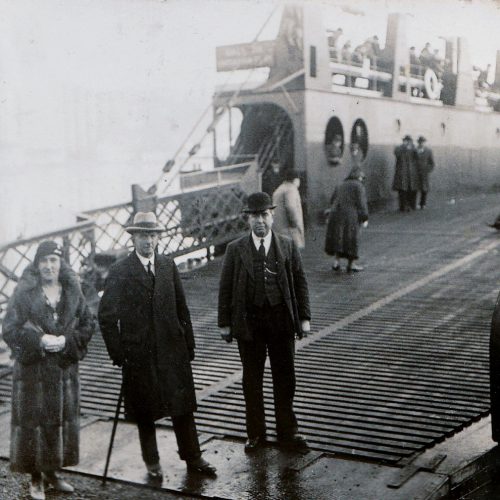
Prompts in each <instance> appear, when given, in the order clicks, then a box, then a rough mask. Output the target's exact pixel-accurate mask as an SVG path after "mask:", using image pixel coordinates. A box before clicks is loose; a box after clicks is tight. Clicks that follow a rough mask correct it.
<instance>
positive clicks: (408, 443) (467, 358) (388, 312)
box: [0, 204, 500, 463]
mask: <svg viewBox="0 0 500 500" xmlns="http://www.w3.org/2000/svg"><path fill="white" fill-rule="evenodd" d="M474 209H476V219H477V214H478V213H480V214H483V212H484V211H485V209H484V207H483V206H481V205H480V204H478V206H477V207H471V210H472V211H473V212H474ZM447 210H448V209H447ZM447 210H443V211H440V212H439V213H438V211H436V212H435V213H432V214H429V212H430V211H429V212H427V213H426V214H425V217H423V215H424V214H422V213H415V214H411V215H409V216H408V217H412V216H413V219H410V220H412V226H411V227H412V228H413V230H412V231H408V230H403V229H404V228H403V227H402V226H401V224H402V222H401V221H402V220H403V218H404V217H405V216H398V217H397V218H396V216H395V215H393V214H390V215H381V216H380V218H379V219H378V221H377V218H375V220H376V223H377V222H378V224H373V223H372V226H375V227H374V228H373V229H372V232H370V231H368V232H367V233H365V235H364V238H365V240H364V241H363V245H364V248H366V250H364V252H365V253H364V254H365V255H366V257H365V258H366V260H368V261H369V265H368V266H367V269H366V271H365V272H364V273H363V274H360V275H355V276H348V275H346V274H344V273H342V274H334V273H332V272H331V271H330V270H329V269H328V262H327V260H326V259H325V257H324V256H323V255H322V249H321V247H322V243H323V231H324V228H314V229H313V230H312V231H311V233H310V235H309V236H310V238H309V241H310V242H311V244H310V245H309V247H308V248H307V250H306V252H305V254H304V261H305V265H306V269H307V271H308V277H309V281H310V287H311V302H312V307H313V334H312V335H310V336H309V337H308V338H306V339H305V340H303V341H302V342H299V343H298V344H297V348H298V349H297V357H296V368H297V394H296V399H295V408H296V411H297V415H298V418H299V422H300V430H301V432H303V433H304V434H305V435H306V437H307V438H308V440H309V442H310V444H311V445H312V447H313V448H315V449H317V450H323V451H326V452H332V453H341V454H346V455H349V456H356V457H359V458H363V459H370V460H376V461H384V462H390V463H394V462H397V461H398V460H400V459H402V458H404V457H408V456H410V455H412V454H414V453H415V452H417V451H419V450H422V449H423V448H425V447H428V446H431V445H432V444H434V443H436V442H438V441H440V440H442V439H444V438H446V437H447V436H450V435H451V434H453V433H454V432H457V431H459V430H460V429H462V428H463V427H464V426H466V425H469V424H470V423H471V422H472V421H473V420H475V419H478V418H480V417H481V416H482V415H485V414H486V413H487V412H488V410H489V387H488V340H489V323H490V319H491V313H492V307H493V303H494V300H495V297H496V294H497V293H498V283H499V281H500V280H499V278H500V266H498V253H497V252H498V248H500V245H498V243H500V242H498V240H497V239H495V235H493V237H491V236H490V233H485V232H484V231H483V232H482V231H481V229H479V228H477V227H476V228H474V227H473V228H472V229H470V228H469V229H468V230H467V232H464V233H460V234H457V233H456V232H447V231H446V230H441V231H439V230H438V228H439V227H444V226H443V225H444V224H445V223H446V227H448V225H449V226H450V227H456V226H457V224H458V219H460V217H462V216H463V214H460V213H457V214H456V218H457V220H455V222H453V217H452V215H453V214H451V215H450V213H449V212H448V211H447ZM417 217H420V218H419V219H417ZM439 218H441V219H439ZM406 219H407V218H406ZM439 220H441V226H439ZM460 220H461V219H460ZM466 220H471V221H472V220H474V217H473V216H472V215H468V218H467V219H466ZM388 227H390V228H391V229H393V230H394V231H393V232H391V231H386V229H387V228H388ZM402 240H404V241H403V243H402ZM408 249H412V251H411V252H408V251H407V250H408ZM478 249H479V250H478ZM220 264H221V261H220V260H218V261H215V262H212V263H210V264H209V265H208V266H207V267H205V268H202V269H199V270H196V271H195V272H193V273H190V274H189V275H185V276H184V278H183V279H184V285H185V288H186V292H187V295H188V303H189V305H190V309H191V313H192V317H193V320H194V325H195V333H196V337H197V338H196V340H197V350H196V360H195V362H194V363H193V371H194V374H195V382H196V388H197V391H198V401H199V410H198V412H197V414H196V419H197V423H198V428H199V431H203V432H209V433H216V434H222V435H227V436H232V437H239V438H244V437H245V425H244V420H245V419H244V405H243V395H242V390H241V383H240V379H241V373H240V368H241V366H240V362H239V358H238V353H237V348H236V346H235V344H234V343H233V344H231V345H228V344H226V343H225V342H223V341H221V340H220V337H219V331H218V329H217V327H216V304H217V289H218V277H219V272H220ZM201 289H202V290H203V294H201V293H200V290H201ZM81 378H82V411H83V413H85V414H92V415H100V416H112V414H113V412H114V406H115V403H116V397H117V391H118V386H119V383H120V371H119V370H118V369H116V368H115V367H112V366H111V365H110V363H109V361H108V358H107V354H106V352H105V348H104V344H103V341H102V339H101V338H100V336H99V335H96V336H95V338H94V339H93V340H92V343H91V346H90V350H89V355H88V356H87V358H86V359H85V360H84V362H83V363H82V364H81ZM265 395H266V410H267V414H268V422H269V423H270V425H269V427H270V431H271V434H272V431H274V419H273V411H272V385H271V379H270V374H269V372H268V371H267V372H266V378H265ZM9 397H10V380H9V379H8V378H3V379H0V401H8V399H9Z"/></svg>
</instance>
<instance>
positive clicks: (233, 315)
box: [218, 233, 311, 438]
mask: <svg viewBox="0 0 500 500" xmlns="http://www.w3.org/2000/svg"><path fill="white" fill-rule="evenodd" d="M271 245H274V247H273V249H272V251H273V254H274V256H275V262H273V263H272V264H273V266H275V270H276V271H275V273H276V278H275V279H276V282H277V285H278V287H279V293H280V297H281V302H279V301H278V302H277V303H274V304H273V305H270V304H269V303H268V302H267V301H265V302H264V304H262V305H261V306H256V305H255V302H254V300H253V298H252V294H254V293H255V290H256V289H258V286H257V283H256V272H255V267H254V263H255V252H256V251H255V249H254V248H252V247H253V246H254V243H253V241H252V238H251V235H246V236H243V237H241V238H239V239H237V240H235V241H233V242H232V243H230V244H229V245H228V247H227V250H226V255H225V258H224V264H223V268H222V273H221V279H220V290H219V319H218V324H219V327H230V329H231V334H232V336H233V337H234V338H236V339H237V340H238V349H239V352H240V358H241V362H242V365H243V392H244V396H245V404H246V423H247V433H248V437H249V438H255V437H262V436H264V435H265V432H266V426H265V420H264V402H263V389H262V386H263V374H264V364H265V359H266V350H267V352H268V353H269V358H270V361H271V371H272V376H273V385H274V405H275V414H276V430H277V433H278V437H283V438H286V437H287V436H290V435H292V434H294V433H295V432H296V431H297V421H296V418H295V414H294V412H293V397H294V393H295V369H294V341H295V339H294V337H295V335H297V336H298V337H299V338H300V337H301V336H302V330H301V321H303V320H309V319H310V317H311V315H310V308H309V294H308V287H307V281H306V276H305V273H304V269H303V267H302V262H301V258H300V253H299V250H298V249H297V247H296V245H295V244H294V243H293V242H292V240H290V239H288V238H286V237H284V236H280V235H278V234H276V233H273V237H272V242H271ZM270 252H271V249H270Z"/></svg>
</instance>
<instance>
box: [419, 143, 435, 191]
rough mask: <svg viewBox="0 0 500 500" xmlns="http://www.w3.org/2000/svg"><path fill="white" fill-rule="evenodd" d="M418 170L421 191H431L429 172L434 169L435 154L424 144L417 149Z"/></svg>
mask: <svg viewBox="0 0 500 500" xmlns="http://www.w3.org/2000/svg"><path fill="white" fill-rule="evenodd" d="M416 159H417V171H418V176H419V184H420V190H421V191H425V192H427V191H429V173H430V172H432V170H434V156H433V154H432V149H430V148H428V147H427V146H424V147H423V148H422V150H420V149H419V148H417V149H416Z"/></svg>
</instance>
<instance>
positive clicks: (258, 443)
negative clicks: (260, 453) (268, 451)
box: [245, 436, 265, 453]
mask: <svg viewBox="0 0 500 500" xmlns="http://www.w3.org/2000/svg"><path fill="white" fill-rule="evenodd" d="M264 441H265V438H264V437H262V436H257V437H254V438H248V439H247V440H246V443H245V451H246V452H247V453H251V452H252V451H255V450H256V449H257V448H260V447H262V446H263V445H264Z"/></svg>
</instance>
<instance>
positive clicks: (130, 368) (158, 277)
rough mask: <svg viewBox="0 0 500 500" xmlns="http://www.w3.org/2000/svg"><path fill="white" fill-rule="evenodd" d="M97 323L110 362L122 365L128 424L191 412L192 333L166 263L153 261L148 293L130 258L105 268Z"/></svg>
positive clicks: (176, 279) (171, 268)
mask: <svg viewBox="0 0 500 500" xmlns="http://www.w3.org/2000/svg"><path fill="white" fill-rule="evenodd" d="M151 297H152V298H151ZM98 317H99V324H100V327H101V332H102V335H103V338H104V341H105V343H106V347H107V349H108V353H109V355H110V357H111V359H112V360H113V362H114V363H115V364H117V365H119V366H122V365H123V384H124V395H125V410H126V413H127V415H128V417H129V418H131V419H132V420H133V419H137V418H139V416H140V414H141V415H142V414H145V415H148V417H151V418H153V419H154V420H158V419H160V418H163V417H166V416H179V415H185V414H188V413H191V412H193V411H194V410H195V409H196V396H195V389H194V382H193V374H192V371H191V364H190V355H191V353H193V352H194V347H195V342H194V335H193V327H192V324H191V318H190V314H189V310H188V307H187V304H186V298H185V295H184V290H183V288H182V283H181V280H180V276H179V273H178V271H177V267H176V265H175V263H174V261H173V260H172V259H171V258H169V257H167V256H164V255H159V254H156V255H155V284H154V288H153V287H152V283H151V280H150V278H149V276H148V274H147V273H146V271H145V269H144V267H143V265H142V264H141V262H140V260H139V258H138V257H137V255H136V253H135V252H132V253H131V254H130V255H129V256H128V257H126V258H125V259H123V260H121V261H118V262H117V263H115V264H114V265H113V266H111V268H110V271H109V275H108V278H107V280H106V284H105V288H104V294H103V296H102V299H101V302H100V305H99V313H98Z"/></svg>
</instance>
